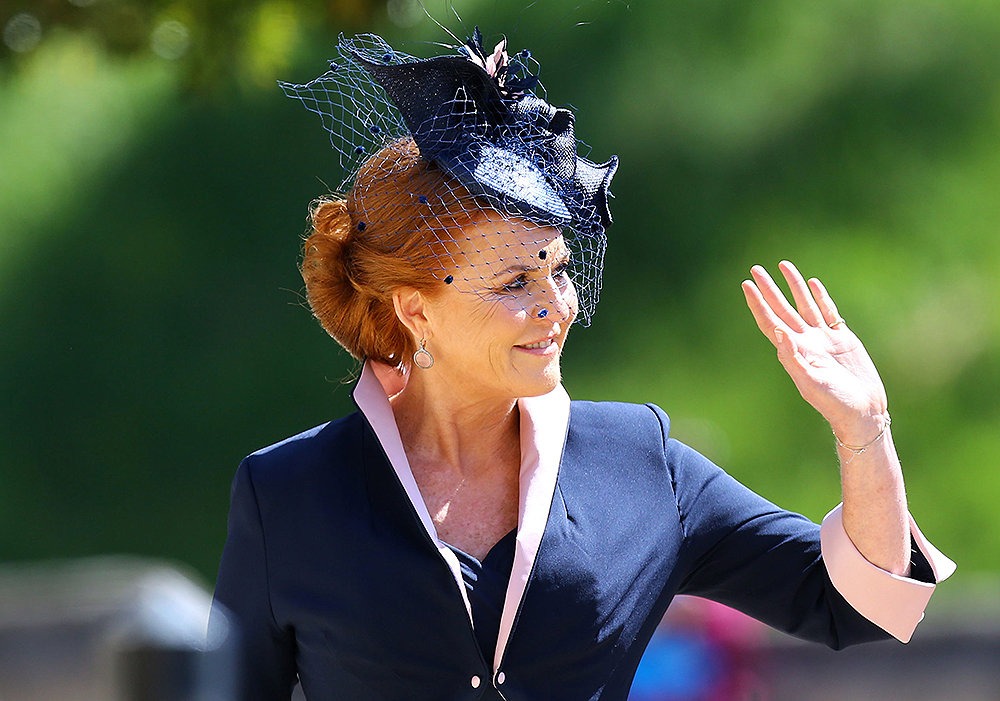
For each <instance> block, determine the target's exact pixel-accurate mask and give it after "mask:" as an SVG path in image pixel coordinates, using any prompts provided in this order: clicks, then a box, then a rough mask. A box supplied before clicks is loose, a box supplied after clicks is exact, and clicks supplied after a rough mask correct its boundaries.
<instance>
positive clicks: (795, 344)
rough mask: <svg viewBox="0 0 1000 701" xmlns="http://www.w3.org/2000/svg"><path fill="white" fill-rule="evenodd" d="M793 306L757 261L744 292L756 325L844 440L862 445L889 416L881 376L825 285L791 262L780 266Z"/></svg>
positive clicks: (744, 285) (795, 379)
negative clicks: (809, 276)
mask: <svg viewBox="0 0 1000 701" xmlns="http://www.w3.org/2000/svg"><path fill="white" fill-rule="evenodd" d="M778 269H779V270H781V273H782V275H783V276H784V278H785V280H786V282H787V283H788V286H789V288H790V289H791V291H792V298H793V299H794V301H795V306H794V307H793V306H792V305H791V304H789V303H788V300H787V299H786V298H785V296H784V294H782V292H781V290H780V289H778V286H777V285H776V284H775V283H774V280H772V279H771V276H770V275H768V273H767V271H766V270H764V268H762V267H761V266H759V265H755V266H754V267H753V268H752V269H751V271H750V272H751V275H753V280H752V281H751V280H746V281H744V282H743V294H744V295H745V296H746V300H747V305H748V306H749V307H750V311H751V312H752V313H753V317H754V319H755V320H756V322H757V327H758V328H759V329H760V330H761V333H763V334H764V336H766V337H767V338H768V340H770V341H771V343H772V344H774V347H775V348H776V349H777V352H778V360H779V361H780V362H781V365H782V366H783V367H784V368H785V371H786V372H787V373H788V375H789V376H790V377H791V378H792V381H793V382H794V383H795V386H796V388H798V390H799V393H800V394H801V395H802V397H803V398H804V399H805V400H806V401H807V402H809V403H810V404H811V405H812V406H813V407H815V408H816V410H817V411H819V412H820V413H821V414H822V415H823V416H824V417H825V418H826V420H827V421H829V422H830V425H831V427H832V428H833V430H834V433H835V434H836V435H837V436H838V437H839V438H840V439H841V440H842V441H844V442H845V443H846V444H848V445H865V444H867V443H868V442H870V441H871V440H872V439H873V438H874V437H875V436H876V435H878V433H879V432H880V431H881V430H882V427H883V426H884V423H885V422H886V421H887V418H886V417H887V414H886V407H887V400H886V395H885V389H884V387H883V385H882V380H881V378H879V375H878V371H877V370H876V369H875V365H874V363H872V360H871V358H870V357H869V355H868V352H867V351H866V350H865V347H864V346H863V345H862V344H861V341H860V340H858V337H857V336H855V335H854V333H853V332H851V330H850V329H849V328H847V325H846V324H845V323H844V320H843V319H841V318H840V314H839V313H838V312H837V306H836V305H835V304H834V302H833V299H832V298H831V297H830V295H829V293H828V292H827V291H826V288H825V287H823V283H821V282H820V281H819V280H817V279H816V278H812V279H811V280H809V282H808V283H806V281H805V280H804V279H803V277H802V275H801V274H800V273H799V271H798V270H797V269H796V268H795V266H794V265H792V264H791V263H789V262H788V261H782V262H781V263H780V264H779V265H778Z"/></svg>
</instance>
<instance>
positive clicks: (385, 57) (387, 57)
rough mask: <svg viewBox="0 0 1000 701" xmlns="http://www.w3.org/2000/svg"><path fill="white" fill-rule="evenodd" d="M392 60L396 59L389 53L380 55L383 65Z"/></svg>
mask: <svg viewBox="0 0 1000 701" xmlns="http://www.w3.org/2000/svg"><path fill="white" fill-rule="evenodd" d="M394 58H396V57H395V56H393V55H392V54H391V53H389V54H382V62H383V63H390V62H391V61H392V59H394Z"/></svg>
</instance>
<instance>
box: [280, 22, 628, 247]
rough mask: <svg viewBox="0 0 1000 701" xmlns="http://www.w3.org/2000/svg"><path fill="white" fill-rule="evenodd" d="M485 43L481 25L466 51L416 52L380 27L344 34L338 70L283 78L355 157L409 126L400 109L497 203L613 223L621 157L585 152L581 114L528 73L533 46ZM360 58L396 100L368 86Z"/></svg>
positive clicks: (588, 222)
mask: <svg viewBox="0 0 1000 701" xmlns="http://www.w3.org/2000/svg"><path fill="white" fill-rule="evenodd" d="M482 42H483V37H482V34H481V33H480V31H479V28H478V27H477V28H476V30H475V32H474V33H473V36H472V38H470V39H468V40H467V41H466V43H465V44H464V45H463V46H461V47H459V49H458V53H457V54H456V55H451V56H438V57H436V58H430V59H415V58H412V57H409V56H406V55H404V54H401V53H399V52H396V51H394V50H393V49H392V48H391V47H389V46H388V44H386V43H385V42H384V41H383V40H382V39H381V38H379V37H376V36H372V35H362V36H359V37H356V38H354V39H349V40H345V39H343V38H342V39H341V41H340V43H339V46H338V48H339V53H340V55H341V60H340V61H332V62H331V68H330V71H329V72H327V73H326V74H324V75H323V76H320V77H319V78H317V79H316V80H314V81H312V82H310V83H307V84H305V85H293V84H290V83H280V85H281V87H282V88H283V89H284V91H285V93H286V94H287V95H289V96H290V97H296V98H299V99H300V100H302V101H303V102H304V103H305V104H306V106H307V108H309V109H310V110H312V111H314V112H318V113H319V114H320V115H321V116H323V117H324V126H326V127H327V130H328V131H330V133H331V140H332V141H333V145H334V147H335V148H336V149H337V150H338V151H340V152H341V154H342V156H346V157H347V160H348V161H352V160H355V159H356V157H357V156H364V155H365V154H367V153H369V152H370V151H371V150H372V148H377V147H378V146H379V145H380V143H379V141H380V140H379V139H377V138H374V139H373V138H372V137H378V136H382V137H383V140H384V139H385V138H386V137H390V138H391V137H396V136H399V135H401V134H400V133H398V132H399V131H400V130H399V129H398V128H395V129H393V128H391V127H390V128H389V129H386V128H385V126H384V125H383V124H381V123H380V122H384V121H386V120H387V118H388V121H393V120H392V119H391V117H397V116H398V118H399V119H401V120H402V123H403V125H405V130H404V132H409V134H410V135H411V136H412V137H413V140H414V141H415V142H416V144H417V147H418V148H419V149H420V154H421V155H422V156H423V157H424V158H426V159H427V160H430V161H434V162H435V163H437V164H438V166H439V167H441V168H442V169H443V170H444V171H445V172H447V173H448V174H449V175H451V176H452V177H454V178H455V179H456V180H458V181H459V182H460V183H461V184H462V185H463V186H465V188H466V189H468V190H469V192H470V193H472V194H473V195H477V196H479V197H482V198H483V199H484V200H485V201H486V202H487V203H488V204H489V205H491V206H493V207H496V208H498V209H500V210H501V211H505V212H506V213H508V214H511V215H516V216H521V217H524V218H525V219H528V220H529V221H533V222H536V223H538V224H543V225H549V226H556V227H564V226H571V227H573V228H574V229H576V230H578V231H579V232H580V233H583V234H588V233H590V234H594V233H598V232H603V231H604V230H605V229H607V228H608V227H609V226H610V225H611V212H610V209H609V207H608V197H609V192H608V188H609V186H610V184H611V179H612V178H613V177H614V174H615V171H616V170H617V168H618V158H617V157H616V156H612V157H611V158H610V159H609V160H608V161H607V162H606V163H603V164H600V165H597V164H595V163H592V162H590V161H588V160H587V159H585V158H581V157H580V156H579V155H577V141H576V134H575V131H574V116H573V113H572V112H570V111H569V110H567V109H562V108H556V107H553V106H552V105H550V104H549V103H547V102H546V101H545V100H543V99H541V98H539V97H536V96H535V95H534V94H532V92H531V91H532V90H533V89H535V88H536V87H537V86H538V78H537V76H532V75H526V76H522V75H521V74H522V73H525V72H526V71H527V66H526V65H525V64H526V60H525V59H529V60H530V54H529V53H528V52H527V51H523V52H521V53H519V54H517V55H515V56H514V58H513V60H511V59H509V58H508V56H507V53H506V51H505V50H504V48H505V44H506V42H505V41H502V42H501V43H500V44H498V45H497V47H496V49H495V50H494V52H493V53H492V54H489V55H487V54H486V53H485V51H484V49H483V43H482ZM359 66H360V67H361V68H362V69H363V71H364V73H365V74H367V77H368V78H369V79H370V81H371V82H373V83H375V84H376V85H377V86H378V87H379V88H381V90H382V91H384V95H385V98H387V99H379V98H380V96H378V95H377V94H372V93H373V91H372V90H371V88H370V87H367V86H365V85H364V82H365V81H364V77H365V76H364V75H361V74H359V72H358V70H357V68H358V67H359ZM352 100H356V101H357V102H358V104H357V105H353V107H354V109H353V110H352V109H350V108H351V107H352V105H350V104H346V103H349V102H350V101H352ZM379 103H382V104H381V105H380V104H379ZM338 107H342V108H346V109H341V110H338V109H337V108H338ZM345 111H346V112H348V114H344V112H345ZM390 111H391V112H392V113H394V114H392V115H391V116H390V115H389V114H386V113H388V112H390ZM338 112H339V113H338ZM380 112H381V113H382V114H379V113H380ZM351 113H353V114H351ZM351 117H354V118H355V119H353V120H352V119H351ZM352 122H361V124H357V123H352ZM366 122H367V124H366ZM394 132H396V133H394ZM371 142H374V143H371ZM353 170H355V169H353V168H352V171H353Z"/></svg>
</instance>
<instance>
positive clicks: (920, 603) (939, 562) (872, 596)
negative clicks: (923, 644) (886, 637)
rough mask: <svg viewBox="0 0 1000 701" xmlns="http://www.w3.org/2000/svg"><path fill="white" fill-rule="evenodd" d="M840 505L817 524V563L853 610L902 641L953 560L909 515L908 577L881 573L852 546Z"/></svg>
mask: <svg viewBox="0 0 1000 701" xmlns="http://www.w3.org/2000/svg"><path fill="white" fill-rule="evenodd" d="M841 507H842V505H841V506H837V508H835V509H834V510H833V511H831V512H830V513H829V514H827V515H826V518H824V519H823V526H822V528H821V529H820V536H821V542H822V544H823V562H824V563H825V564H826V569H827V571H828V572H829V573H830V579H831V580H832V581H833V584H834V586H835V587H836V588H837V591H838V592H840V594H841V596H843V597H844V599H846V600H847V601H848V602H849V603H850V604H851V606H853V607H854V609H855V610H857V611H859V612H860V613H861V614H863V615H864V616H865V618H867V619H868V620H870V621H873V622H874V623H876V624H878V626H879V627H880V628H882V629H883V630H885V631H887V632H888V633H890V634H891V635H892V636H893V637H894V638H896V639H897V640H901V641H902V642H904V643H907V642H909V641H910V637H911V636H912V635H913V631H914V629H915V628H916V627H917V624H918V623H920V620H921V619H922V618H923V616H924V609H925V608H927V602H928V601H930V598H931V594H933V593H934V589H935V588H936V586H937V583H938V582H941V581H944V580H945V579H947V578H948V577H950V576H951V574H952V573H953V572H954V571H955V563H954V562H952V561H951V560H949V559H948V558H947V557H945V556H944V555H943V554H942V553H941V552H940V551H939V550H938V549H937V548H935V547H934V546H933V545H931V543H930V542H929V541H928V540H927V539H926V538H925V537H924V535H923V533H921V532H920V529H919V528H917V524H916V522H915V521H914V520H913V517H912V516H911V517H910V541H911V543H912V555H911V562H912V564H911V568H910V576H909V577H900V576H898V575H895V574H892V573H891V572H887V571H885V570H883V569H882V568H880V567H877V566H876V565H873V564H872V563H870V562H869V561H868V560H866V559H865V557H864V555H862V554H861V552H860V551H859V550H858V549H857V547H855V545H854V543H853V542H852V541H851V538H850V536H849V535H847V530H846V529H845V528H844V519H843V513H842V510H841Z"/></svg>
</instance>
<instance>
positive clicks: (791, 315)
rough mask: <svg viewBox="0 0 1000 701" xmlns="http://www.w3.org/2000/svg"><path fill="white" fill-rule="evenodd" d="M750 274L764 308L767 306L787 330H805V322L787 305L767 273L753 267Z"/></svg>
mask: <svg viewBox="0 0 1000 701" xmlns="http://www.w3.org/2000/svg"><path fill="white" fill-rule="evenodd" d="M750 274H751V275H753V280H754V282H755V283H756V287H757V289H758V290H760V295H761V298H762V299H763V301H764V303H765V304H766V306H768V307H769V308H770V309H771V311H772V312H773V313H774V314H775V315H777V317H778V318H779V319H781V320H782V322H784V324H785V325H786V326H787V327H788V328H790V329H792V330H793V331H804V330H805V328H806V322H805V321H803V319H802V317H801V316H800V315H799V313H798V312H797V311H795V309H793V308H792V306H791V305H790V304H789V303H788V300H786V299H785V295H784V294H783V293H782V292H781V290H780V289H778V286H777V285H776V284H775V283H774V280H772V279H771V276H770V275H769V274H768V272H767V271H766V270H764V268H763V267H761V266H759V265H755V266H753V267H752V268H750Z"/></svg>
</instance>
